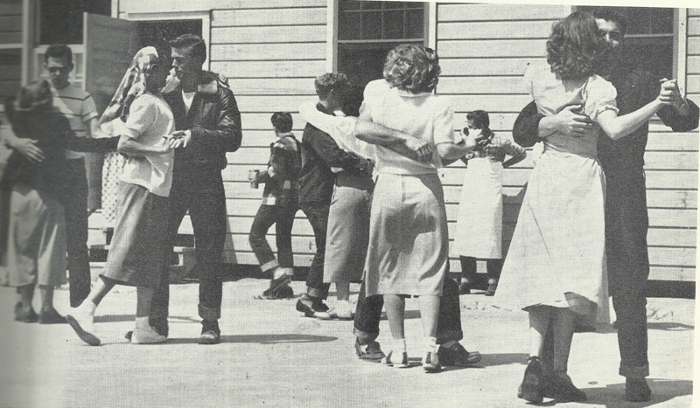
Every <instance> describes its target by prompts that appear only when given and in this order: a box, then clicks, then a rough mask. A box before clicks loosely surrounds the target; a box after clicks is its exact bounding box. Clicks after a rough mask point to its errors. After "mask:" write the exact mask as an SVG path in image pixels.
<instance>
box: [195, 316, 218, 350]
mask: <svg viewBox="0 0 700 408" xmlns="http://www.w3.org/2000/svg"><path fill="white" fill-rule="evenodd" d="M220 341H221V330H220V329H219V322H218V321H216V320H213V321H208V320H204V321H202V334H201V335H200V336H199V344H218V343H219V342H220Z"/></svg>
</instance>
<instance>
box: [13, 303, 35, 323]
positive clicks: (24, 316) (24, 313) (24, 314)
mask: <svg viewBox="0 0 700 408" xmlns="http://www.w3.org/2000/svg"><path fill="white" fill-rule="evenodd" d="M15 320H16V321H18V322H23V323H36V322H37V321H39V315H38V314H37V313H36V312H35V311H34V308H33V307H29V309H27V310H25V309H23V308H22V305H21V304H20V307H19V308H17V306H15Z"/></svg>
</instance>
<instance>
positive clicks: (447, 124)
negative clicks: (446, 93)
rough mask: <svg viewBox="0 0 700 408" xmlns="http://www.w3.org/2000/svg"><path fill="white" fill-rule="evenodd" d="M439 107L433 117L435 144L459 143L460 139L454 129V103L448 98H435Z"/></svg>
mask: <svg viewBox="0 0 700 408" xmlns="http://www.w3.org/2000/svg"><path fill="white" fill-rule="evenodd" d="M435 98H436V101H437V103H438V106H437V107H436V109H435V116H434V117H433V142H434V143H435V144H436V145H437V144H440V143H453V144H456V143H457V142H459V138H458V137H457V135H456V134H455V128H454V116H455V114H454V110H453V109H452V103H451V101H450V100H449V99H448V98H445V97H435Z"/></svg>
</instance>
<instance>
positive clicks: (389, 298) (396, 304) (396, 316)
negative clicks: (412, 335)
mask: <svg viewBox="0 0 700 408" xmlns="http://www.w3.org/2000/svg"><path fill="white" fill-rule="evenodd" d="M384 306H385V307H386V317H387V319H388V320H389V330H391V337H392V338H393V339H394V340H400V339H404V338H406V336H405V333H404V311H405V310H406V300H405V299H404V298H402V297H401V296H399V295H384Z"/></svg>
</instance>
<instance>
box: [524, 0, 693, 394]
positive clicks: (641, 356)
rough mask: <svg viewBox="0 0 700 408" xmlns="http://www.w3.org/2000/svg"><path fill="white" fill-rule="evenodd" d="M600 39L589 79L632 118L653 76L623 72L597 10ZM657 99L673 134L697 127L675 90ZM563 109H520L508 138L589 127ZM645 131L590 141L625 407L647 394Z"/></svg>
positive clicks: (612, 34)
mask: <svg viewBox="0 0 700 408" xmlns="http://www.w3.org/2000/svg"><path fill="white" fill-rule="evenodd" d="M594 15H595V17H596V22H597V23H598V28H599V29H600V32H601V35H603V36H604V38H605V40H606V41H607V42H608V44H609V45H610V50H609V53H608V54H607V55H606V58H603V59H602V61H601V64H600V66H599V67H597V68H596V73H597V74H598V75H601V76H603V77H604V78H606V79H607V80H608V81H610V82H611V83H612V84H613V86H615V89H616V90H617V107H618V108H619V110H620V112H619V115H625V114H627V113H630V112H634V111H636V110H637V109H639V108H641V107H642V106H644V105H646V104H647V103H649V102H650V101H652V100H653V99H655V98H656V97H657V96H658V95H659V87H660V86H661V85H660V81H659V79H660V78H658V77H656V76H654V75H653V74H651V73H649V72H645V71H641V70H638V69H635V68H633V67H631V66H630V65H628V64H626V63H624V62H623V61H622V60H621V58H620V57H621V53H620V51H621V47H620V44H621V42H622V40H623V38H624V35H625V30H626V28H627V23H626V21H625V18H624V17H623V16H621V15H620V14H618V13H615V12H610V11H605V10H604V9H599V10H598V11H596V12H595V13H594ZM666 84H670V85H664V89H662V90H661V96H662V98H667V100H668V101H670V102H671V105H670V106H665V107H664V108H662V109H661V110H660V111H659V112H658V113H657V115H658V117H659V118H660V119H661V120H662V121H663V123H664V124H665V125H667V126H670V127H671V128H672V129H673V130H674V131H676V132H685V131H690V130H692V129H694V128H696V127H697V126H698V107H697V105H695V104H694V103H693V102H692V101H689V100H686V99H685V98H683V97H682V96H681V94H680V91H679V89H678V86H677V85H676V84H675V83H673V82H666ZM574 112H576V107H567V108H566V109H564V110H562V111H561V112H559V113H558V114H556V115H553V116H548V117H544V116H543V115H541V114H538V112H537V106H536V105H535V103H534V102H532V103H530V104H529V105H528V106H526V107H525V108H524V109H523V111H522V112H521V113H520V115H519V116H518V119H517V120H516V121H515V125H514V127H513V138H514V140H515V141H516V142H517V143H519V144H520V145H522V146H525V147H529V146H532V145H534V144H535V143H536V142H538V141H540V140H542V139H544V138H546V137H547V136H548V135H550V134H552V133H555V132H557V133H561V134H565V135H570V136H577V135H582V134H584V133H586V132H587V131H588V130H589V129H590V127H591V126H593V124H592V123H591V122H590V119H589V118H588V117H586V116H583V115H579V114H576V113H574ZM648 134H649V124H648V123H646V124H644V125H642V126H641V127H639V128H638V129H637V130H635V131H634V132H632V133H631V134H630V135H628V136H626V137H624V138H622V139H619V140H612V139H611V138H608V137H601V138H599V139H598V159H599V161H600V164H601V166H602V167H603V170H604V172H605V176H606V203H605V230H606V231H605V236H606V253H607V266H608V282H609V286H610V293H611V295H612V298H613V307H614V308H615V313H616V315H617V326H618V343H619V348H620V356H621V363H620V371H619V373H620V375H622V376H625V377H626V378H627V381H626V389H625V397H626V399H627V400H628V401H648V400H649V399H651V389H650V388H649V386H648V385H647V383H646V379H645V377H646V376H648V375H649V361H648V358H647V326H646V297H645V296H644V285H645V283H646V281H647V279H648V277H649V254H648V250H647V238H646V237H647V229H648V226H649V220H648V214H647V204H646V183H645V175H644V151H645V149H646V143H647V136H648ZM551 341H552V339H551V335H550V334H549V333H548V335H547V336H546V338H545V346H544V347H545V350H543V363H545V364H546V362H545V360H548V359H547V358H545V356H547V355H551V353H552V350H551V349H550V348H551V347H553V346H552V342H551Z"/></svg>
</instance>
